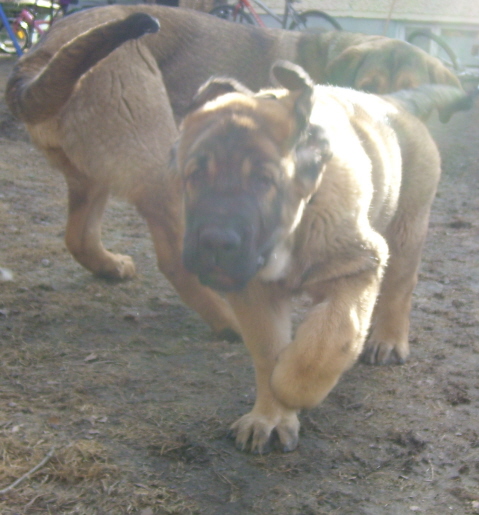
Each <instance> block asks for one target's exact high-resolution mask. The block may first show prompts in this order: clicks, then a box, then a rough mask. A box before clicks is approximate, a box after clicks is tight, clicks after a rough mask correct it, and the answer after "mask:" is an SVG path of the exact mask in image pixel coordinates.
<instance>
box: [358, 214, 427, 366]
mask: <svg viewBox="0 0 479 515" xmlns="http://www.w3.org/2000/svg"><path fill="white" fill-rule="evenodd" d="M409 222H410V220H401V219H396V220H395V221H394V222H393V224H392V225H391V227H390V230H389V238H387V239H388V243H389V250H390V257H389V262H388V266H387V268H386V272H385V275H384V279H383V282H382V285H381V291H380V294H379V299H378V303H377V305H376V308H375V311H374V314H373V320H372V326H371V334H370V336H369V338H368V341H367V342H366V344H365V348H364V352H363V355H362V356H361V360H362V361H363V362H365V363H369V364H380V365H384V364H394V363H403V362H404V360H405V359H406V358H407V356H408V355H409V341H408V338H409V315H410V312H411V301H412V293H413V290H414V288H415V286H416V284H417V274H418V268H419V264H420V261H421V251H422V246H423V241H424V238H425V234H426V229H427V219H426V220H422V221H418V223H417V224H414V225H412V226H411V224H410V223H409ZM408 233H409V234H408ZM405 234H407V238H406V239H405V240H403V238H404V235H405ZM401 240H402V241H401Z"/></svg>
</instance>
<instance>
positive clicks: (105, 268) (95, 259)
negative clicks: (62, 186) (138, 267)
mask: <svg viewBox="0 0 479 515" xmlns="http://www.w3.org/2000/svg"><path fill="white" fill-rule="evenodd" d="M67 182H68V201H69V204H68V221H67V227H66V233H65V241H66V245H67V248H68V250H69V251H70V252H71V253H72V255H73V257H74V258H75V259H76V260H77V261H78V262H79V263H80V264H81V265H83V266H84V267H85V268H87V269H88V270H90V271H91V272H93V273H94V274H96V275H98V276H102V277H106V278H110V279H129V278H131V277H134V275H135V265H134V263H133V260H132V259H131V257H129V256H124V255H122V254H113V253H111V252H109V251H107V250H106V249H105V247H103V244H102V242H101V222H102V217H103V212H104V210H105V205H106V202H107V199H108V190H107V189H104V188H101V187H98V186H96V185H93V184H91V183H89V182H88V181H87V180H85V181H84V182H83V183H82V184H80V183H79V181H75V183H73V181H71V180H70V181H69V180H68V179H67Z"/></svg>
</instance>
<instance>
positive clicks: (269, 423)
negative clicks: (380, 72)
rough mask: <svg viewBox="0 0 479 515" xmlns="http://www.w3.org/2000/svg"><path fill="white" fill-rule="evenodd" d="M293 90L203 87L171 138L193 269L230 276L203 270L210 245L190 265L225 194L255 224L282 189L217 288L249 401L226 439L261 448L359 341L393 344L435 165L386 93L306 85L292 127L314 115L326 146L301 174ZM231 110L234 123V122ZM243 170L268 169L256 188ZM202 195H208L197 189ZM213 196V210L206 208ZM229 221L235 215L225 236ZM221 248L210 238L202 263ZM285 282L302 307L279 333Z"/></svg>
mask: <svg viewBox="0 0 479 515" xmlns="http://www.w3.org/2000/svg"><path fill="white" fill-rule="evenodd" d="M306 89H307V88H306ZM305 95H306V94H305V93H304V92H300V93H298V92H297V91H295V90H293V91H290V92H288V94H285V92H284V91H278V92H276V93H275V92H274V91H273V92H272V94H270V95H268V94H267V93H264V92H261V93H260V94H257V95H253V94H243V93H228V94H227V95H224V96H221V97H220V98H219V99H218V100H210V101H209V102H207V103H206V104H205V105H204V106H203V107H200V108H199V109H198V110H197V111H195V112H193V113H191V114H190V115H188V116H187V117H186V118H185V121H184V124H183V128H182V131H181V134H180V140H179V143H178V146H177V155H176V165H177V167H178V170H179V172H180V173H181V174H182V175H183V177H184V181H185V186H186V188H187V190H186V191H187V193H186V212H187V220H188V222H187V234H186V238H185V252H186V255H188V254H189V253H191V254H192V256H193V258H192V263H194V266H198V272H197V273H198V274H199V276H200V277H204V278H205V279H204V280H209V281H211V282H212V283H213V284H215V283H216V284H217V285H218V287H220V288H223V289H225V290H228V289H231V290H234V289H235V288H234V286H233V287H231V288H230V284H234V282H233V279H234V277H233V275H234V272H235V269H234V267H232V268H231V270H230V271H229V270H228V269H227V268H226V267H227V266H228V265H225V268H224V269H223V272H222V273H220V272H219V271H218V270H215V269H212V270H213V272H212V275H211V274H210V275H208V268H207V267H208V263H209V262H211V260H212V259H213V258H212V257H210V258H209V260H208V259H207V260H205V265H204V267H205V268H204V270H203V269H202V268H201V266H199V265H197V263H198V262H201V260H202V259H203V256H204V252H205V249H204V248H202V247H201V241H202V240H201V237H202V234H215V235H216V234H220V231H221V230H222V229H223V226H226V227H227V231H229V232H225V235H229V234H230V233H231V227H234V226H233V225H232V224H234V223H235V220H236V219H238V218H239V217H240V216H241V215H242V214H241V211H234V212H233V215H232V216H231V217H229V213H228V205H230V206H235V204H236V203H237V200H236V199H237V198H238V199H242V198H249V199H252V201H251V202H250V203H249V204H245V205H251V206H255V205H257V206H259V207H258V208H257V209H258V210H259V212H260V215H259V216H258V217H257V218H258V219H260V220H262V221H263V224H267V223H268V217H269V216H270V214H269V211H268V207H267V206H268V205H271V204H273V203H274V197H275V195H276V196H278V198H281V199H282V200H281V202H282V204H281V205H282V214H281V217H279V218H277V219H276V220H277V222H276V223H277V227H276V228H275V229H274V230H273V229H271V231H270V232H269V233H267V237H268V238H273V239H274V241H275V245H274V247H273V250H272V251H271V252H270V253H269V254H267V256H268V257H267V261H266V263H265V265H264V267H263V268H260V269H259V270H258V271H257V272H256V273H255V274H254V275H253V276H252V278H251V279H249V280H248V282H247V284H246V286H244V287H242V286H241V287H240V290H239V291H230V292H227V298H228V300H229V301H230V303H231V305H232V306H233V308H234V311H235V314H236V316H237V318H238V320H239V323H240V325H241V331H242V335H243V338H244V341H245V343H246V346H247V347H248V349H249V352H250V353H251V355H252V358H253V361H254V366H255V371H256V387H257V399H256V403H255V405H254V407H253V410H252V411H251V412H250V413H248V414H247V415H244V416H243V417H242V418H240V419H239V420H238V421H237V422H235V424H233V426H232V429H233V432H234V434H235V437H236V443H237V445H238V446H239V447H241V448H243V449H246V448H249V449H251V450H252V451H256V452H263V451H265V450H266V449H267V447H268V445H269V443H270V439H271V435H272V431H273V430H275V431H276V432H277V434H278V436H279V441H280V443H281V446H282V448H283V449H284V450H292V449H294V448H295V447H296V444H297V442H298V430H299V422H298V418H297V412H298V410H299V409H301V408H311V407H313V406H316V405H317V404H318V403H320V402H321V401H322V400H323V399H324V398H325V397H326V396H327V395H328V393H329V392H330V391H331V389H332V388H333V387H334V385H335V384H336V383H337V381H338V380H339V378H340V377H341V375H342V374H343V373H344V371H345V370H347V369H348V368H349V367H351V365H352V364H353V363H354V362H355V361H356V360H357V358H358V357H359V355H360V354H361V353H362V352H365V358H366V360H368V361H370V362H381V363H385V362H394V361H402V360H404V359H405V358H406V357H407V355H408V352H409V348H408V330H409V312H410V307H411V294H412V290H413V288H414V286H415V284H416V281H417V271H418V266H419V261H420V254H421V248H422V245H423V241H424V238H425V236H426V230H427V224H428V217H429V210H430V206H431V203H432V201H433V198H434V195H435V191H436V186H437V183H438V180H439V176H440V160H439V154H438V151H437V149H436V146H435V144H434V142H433V140H432V138H431V137H430V135H429V133H428V131H427V129H426V127H425V126H424V125H423V124H422V123H421V122H420V121H419V120H418V119H417V118H415V117H413V116H412V115H411V114H409V113H408V112H406V111H405V110H404V109H403V108H401V107H400V105H398V104H397V103H396V102H395V101H394V100H393V99H388V98H387V97H378V96H374V95H368V94H365V93H361V92H357V91H353V90H347V89H341V88H334V87H324V86H317V87H316V88H315V92H314V96H313V104H312V107H311V109H310V114H309V115H308V116H309V122H308V123H309V125H308V127H309V128H308V127H307V128H306V129H305V132H306V133H308V131H311V127H315V126H317V127H321V129H322V130H323V131H324V134H325V138H326V139H327V140H328V143H329V151H330V154H331V157H330V160H329V161H327V162H326V164H324V168H323V171H322V172H321V174H320V175H319V178H318V180H317V181H316V182H314V181H312V182H311V183H309V182H307V181H306V182H305V180H304V177H302V176H301V173H302V172H301V165H300V164H299V159H300V158H299V157H298V156H300V152H301V151H304V146H305V145H306V150H307V151H313V150H315V149H316V148H318V146H317V145H316V146H315V144H311V148H308V140H307V139H306V140H304V141H306V143H304V141H303V140H302V139H301V138H304V136H301V131H300V130H299V129H298V126H300V121H298V120H300V117H298V112H300V111H301V109H303V110H306V109H307V108H308V102H307V101H305V100H304V97H305ZM238 120H242V122H241V124H242V127H248V129H247V131H245V130H239V128H238V127H239V124H238ZM235 134H236V136H235V137H236V143H235V144H230V143H229V142H230V139H231V135H235ZM317 141H319V142H321V141H322V140H320V139H317ZM286 142H289V143H286ZM205 149H208V154H207V155H208V159H209V161H210V162H215V163H216V164H215V166H216V169H215V175H214V176H208V175H200V176H197V175H196V174H197V173H198V170H201V169H200V168H198V167H199V166H200V165H199V164H198V163H199V160H200V159H201V156H204V155H205ZM225 149H228V152H229V153H228V155H227V156H225V155H224V153H225ZM243 159H247V160H249V161H252V162H254V163H255V166H256V172H255V171H254V170H252V171H251V170H246V169H245V168H243V167H242V165H241V163H242V160H243ZM267 163H276V165H275V166H274V167H273V168H271V165H267ZM255 173H266V174H267V175H268V176H269V177H272V185H271V186H270V188H269V189H266V186H265V191H264V192H258V187H257V183H256V182H254V180H255V177H254V174H255ZM238 175H240V176H241V175H242V180H241V185H238V184H237V177H238ZM313 182H314V184H313ZM301 188H302V189H301ZM308 188H310V190H309V191H308ZM205 195H207V197H205V198H208V203H206V202H202V196H205ZM225 198H226V200H227V201H226V202H224V205H226V206H227V207H226V208H225V210H224V211H222V220H221V221H217V220H216V219H215V217H214V216H211V214H212V213H213V214H214V213H215V209H216V208H215V207H214V206H215V204H217V205H220V206H221V205H223V199H225ZM301 199H302V200H304V201H305V204H306V207H305V209H304V210H302V209H301ZM242 202H245V201H244V200H243V201H242ZM265 206H266V207H265ZM232 209H234V208H232ZM243 216H244V217H245V218H246V220H247V223H246V226H248V227H249V225H250V224H254V223H255V222H254V221H255V220H256V218H248V216H249V214H248V213H243ZM298 217H299V223H298V224H296V223H295V222H293V220H294V219H296V218H298ZM198 219H200V220H201V222H199V223H197V222H196V221H197V220H198ZM250 220H251V222H250ZM195 223H197V225H194V226H192V227H189V225H191V224H195ZM228 224H229V225H228ZM209 226H211V227H212V228H214V230H215V231H216V232H215V233H211V228H210V227H209ZM207 230H210V233H207V232H206V231H207ZM192 231H193V232H192ZM197 231H200V237H199V240H198V241H199V243H195V242H196V240H195V234H196V232H197ZM201 231H203V232H201ZM258 231H260V229H258ZM241 234H242V233H241V230H240V229H238V235H239V236H238V238H239V239H241ZM259 234H261V232H259ZM211 241H214V240H211ZM232 241H233V240H232ZM220 243H221V240H220ZM253 243H254V242H253ZM208 245H209V246H211V242H208ZM246 245H247V244H246V243H245V246H246ZM248 245H249V244H248ZM259 247H261V245H259ZM240 248H241V247H239V249H240ZM206 251H209V247H208V248H206ZM215 252H216V251H215ZM231 252H233V250H230V251H229V253H228V252H225V253H224V254H223V253H222V249H221V248H218V251H217V252H216V263H217V265H216V268H218V267H222V266H223V265H221V259H222V258H223V255H224V256H225V263H227V260H226V258H228V259H230V254H231ZM238 252H239V250H238ZM283 254H286V258H284V256H283V257H281V258H279V256H280V255H283ZM238 255H240V254H238ZM245 255H247V254H245ZM255 260H256V257H255V256H254V255H253V258H252V261H253V262H255ZM278 260H280V262H279V263H277V264H278V266H277V267H276V268H275V267H274V266H273V265H274V262H275V261H278ZM238 262H240V260H238ZM202 266H203V265H202ZM265 270H268V272H267V273H265ZM272 270H274V272H272ZM228 274H230V275H231V278H232V282H231V283H230V282H228V281H227V280H226V279H225V277H224V275H228ZM238 284H241V283H238ZM236 289H237V288H236ZM298 293H306V294H308V295H309V296H310V298H311V299H312V308H311V310H310V311H309V313H308V314H307V315H306V317H305V319H304V320H303V322H302V323H301V324H300V326H299V328H298V329H297V331H296V334H295V335H294V336H293V335H292V328H291V299H292V298H293V296H294V295H296V294H298ZM371 321H372V322H371ZM371 324H372V325H371ZM370 329H371V334H370V336H369V340H368V341H367V343H365V342H366V338H367V336H368V331H369V330H370Z"/></svg>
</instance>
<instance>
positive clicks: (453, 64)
mask: <svg viewBox="0 0 479 515" xmlns="http://www.w3.org/2000/svg"><path fill="white" fill-rule="evenodd" d="M419 38H426V39H430V40H431V41H434V43H436V45H437V46H438V47H440V48H441V49H442V50H443V51H444V53H445V54H446V55H447V57H448V58H449V59H444V58H443V57H441V56H435V57H438V59H440V60H441V61H442V62H443V63H444V64H445V65H446V66H448V67H449V68H452V69H453V70H454V71H456V72H458V71H459V70H460V66H459V62H458V60H457V57H456V54H455V53H454V50H453V49H452V48H451V47H450V46H449V45H448V44H447V43H446V42H445V41H444V39H442V38H441V36H437V35H436V34H433V33H432V32H429V31H428V30H415V31H413V32H411V34H409V36H408V37H407V39H406V41H407V42H408V43H411V44H412V45H415V46H417V47H419V48H421V46H420V45H419V44H415V43H414V40H416V41H417V40H418V39H419ZM423 50H424V49H423ZM428 53H429V52H428Z"/></svg>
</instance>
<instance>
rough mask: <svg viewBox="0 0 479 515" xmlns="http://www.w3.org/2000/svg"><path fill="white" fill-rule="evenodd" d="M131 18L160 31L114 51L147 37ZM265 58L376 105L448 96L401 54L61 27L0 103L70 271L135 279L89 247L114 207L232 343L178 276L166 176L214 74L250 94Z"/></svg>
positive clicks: (227, 330)
mask: <svg viewBox="0 0 479 515" xmlns="http://www.w3.org/2000/svg"><path fill="white" fill-rule="evenodd" d="M139 12H144V13H147V14H149V15H151V16H153V17H155V18H157V19H159V20H160V22H161V30H160V31H159V32H157V33H155V34H150V35H148V36H145V37H143V38H141V39H134V40H132V41H127V42H126V43H124V44H122V43H123V42H124V40H125V39H128V38H137V37H138V36H139V35H140V34H141V33H143V32H151V31H153V30H154V24H152V22H151V21H145V19H143V21H142V19H141V18H135V17H133V18H128V19H127V20H125V21H123V20H124V19H125V18H126V17H127V16H129V15H132V14H133V15H134V14H135V13H139ZM119 45H121V46H119ZM118 46H119V47H118ZM278 58H283V59H289V60H291V61H295V62H297V63H299V64H301V65H302V66H303V67H304V68H305V69H306V70H307V71H308V72H309V73H310V75H311V77H312V78H313V80H314V81H316V82H328V81H334V82H336V83H338V84H341V85H348V86H353V87H362V88H366V89H368V90H372V91H378V92H386V91H392V90H395V89H398V88H404V87H412V86H416V85H418V84H419V83H423V82H438V83H447V84H456V85H457V84H458V82H457V79H456V78H455V77H454V75H452V74H451V73H450V72H449V71H448V70H447V69H446V68H445V67H444V66H443V65H442V64H441V63H440V62H439V61H438V60H436V59H434V58H432V57H430V56H429V55H427V54H426V53H424V52H422V51H421V50H419V49H416V48H415V47H413V46H411V45H408V44H406V43H403V42H400V41H394V40H390V39H387V38H382V37H371V36H362V35H358V34H348V33H343V32H338V33H326V34H311V33H309V34H308V33H294V32H285V31H281V30H262V29H256V28H254V27H245V26H241V25H239V24H229V23H226V22H224V21H222V20H219V19H217V18H215V17H212V16H208V15H205V14H201V13H197V12H194V11H188V10H181V9H172V8H167V7H160V6H146V5H142V6H108V7H104V8H98V9H89V10H86V11H83V12H80V13H78V14H75V15H72V16H68V17H66V18H64V19H63V20H59V21H58V22H56V23H55V25H54V26H53V27H52V29H51V30H50V31H49V32H48V34H46V36H45V37H44V38H43V39H42V40H41V42H40V43H39V44H38V45H37V46H36V47H35V48H33V49H31V50H30V51H29V52H28V53H27V54H26V55H25V56H24V57H22V58H21V59H20V60H19V62H18V64H17V65H16V67H15V69H14V71H13V73H12V76H11V78H10V81H9V84H8V86H7V90H6V99H7V102H8V104H9V106H10V108H11V110H12V112H13V113H14V114H15V115H16V116H17V117H19V118H20V119H21V120H23V121H24V122H25V123H26V127H27V129H28V131H29V133H30V135H31V137H32V140H33V142H34V143H35V144H36V145H37V146H38V147H39V148H40V149H41V150H42V151H43V153H44V154H45V155H46V157H47V158H48V159H49V161H50V162H51V163H52V165H53V166H54V167H56V168H58V169H59V170H60V171H61V172H62V173H63V175H64V176H65V178H66V181H67V185H68V198H69V213H68V222H67V227H66V236H65V239H66V244H67V247H68V249H69V250H70V252H71V253H72V254H73V256H74V257H75V259H76V260H77V261H78V262H79V263H81V264H82V265H83V266H84V267H85V268H87V269H89V270H91V271H92V272H93V273H95V274H98V275H101V276H105V277H110V278H116V279H118V278H129V277H132V276H133V275H134V274H135V267H134V264H133V261H132V260H131V258H130V257H128V256H125V255H118V254H112V253H111V252H108V251H107V250H106V249H105V248H104V246H103V244H102V242H101V220H102V215H103V211H104V208H105V205H106V202H107V198H108V196H109V194H110V193H113V194H117V195H121V196H123V197H125V198H127V199H128V200H129V201H130V202H132V203H133V204H134V205H135V206H136V207H137V208H138V211H139V212H140V214H141V215H142V216H143V217H144V218H145V219H146V221H147V223H148V227H149V230H150V232H151V235H152V238H153V242H154V246H155V251H156V255H157V259H158V265H159V268H160V269H161V271H162V272H163V273H164V274H165V276H166V277H167V278H168V279H169V280H170V282H171V283H172V284H173V286H174V287H175V288H176V290H177V291H178V293H179V294H180V296H181V298H182V299H183V300H184V301H185V303H186V304H188V305H189V306H190V307H192V308H193V309H195V310H196V311H197V312H198V313H199V314H200V315H201V316H202V317H203V318H204V320H206V321H207V322H208V323H209V325H210V326H211V327H212V328H213V330H214V331H216V332H218V333H221V335H223V336H228V335H231V334H232V333H231V330H232V331H233V334H234V333H236V332H237V331H238V325H237V323H236V320H235V318H234V316H233V314H232V313H231V310H230V308H229V306H227V305H226V303H224V302H223V301H222V300H221V299H220V297H219V296H218V295H216V294H215V293H213V292H212V291H211V290H209V289H207V288H205V287H203V286H202V285H201V284H200V283H199V282H198V280H197V278H196V277H195V276H194V275H193V274H191V273H188V272H187V271H186V270H185V269H184V267H183V265H182V262H181V248H182V234H183V211H182V197H181V184H180V183H179V182H178V180H177V178H175V177H173V176H172V175H171V174H169V173H168V171H167V169H168V162H169V152H170V147H171V145H172V143H173V142H174V140H175V139H176V137H177V123H178V121H179V120H180V119H181V118H182V117H183V116H184V114H185V113H186V111H187V109H188V108H189V106H190V104H191V100H192V98H193V96H194V94H195V93H196V91H197V89H198V87H199V86H200V85H201V84H202V83H203V82H204V81H206V80H207V79H208V78H209V77H211V76H212V75H218V74H222V75H228V76H234V77H236V78H238V79H240V80H241V81H242V82H244V83H245V84H246V85H247V86H249V87H251V88H254V89H259V88H260V87H263V86H265V85H267V84H268V82H269V75H268V74H269V69H270V67H271V65H272V63H273V62H274V61H275V60H276V59H278Z"/></svg>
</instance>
